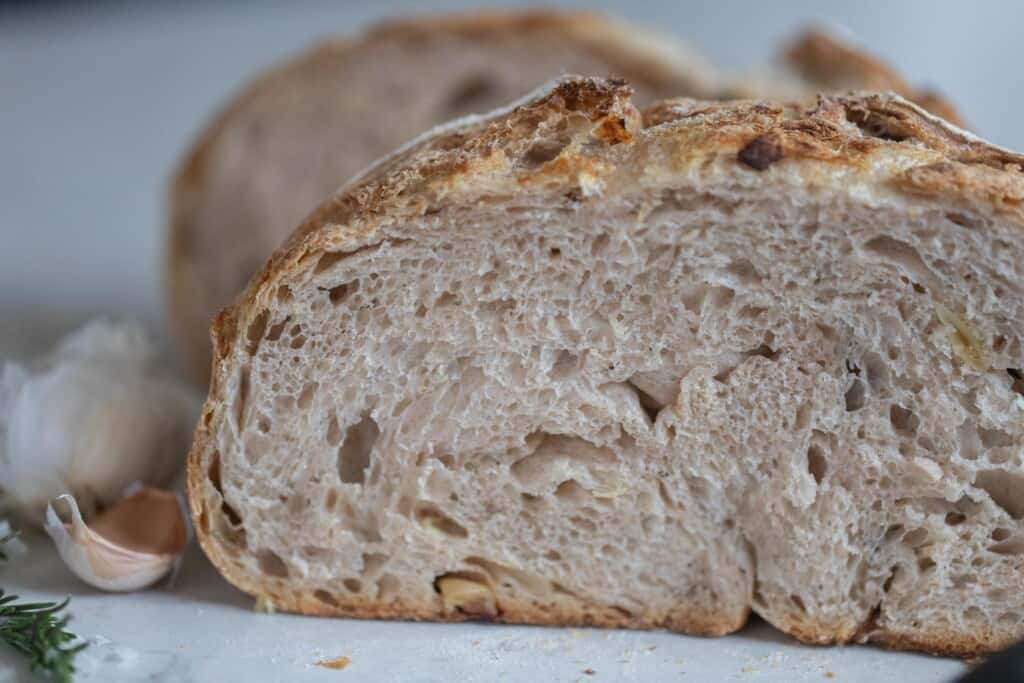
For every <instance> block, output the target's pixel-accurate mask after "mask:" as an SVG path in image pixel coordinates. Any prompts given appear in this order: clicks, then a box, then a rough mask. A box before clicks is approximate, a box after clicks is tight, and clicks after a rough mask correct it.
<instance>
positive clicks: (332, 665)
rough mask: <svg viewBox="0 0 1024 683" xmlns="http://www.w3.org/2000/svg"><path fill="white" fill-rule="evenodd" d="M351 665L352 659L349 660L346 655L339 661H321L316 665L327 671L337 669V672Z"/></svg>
mask: <svg viewBox="0 0 1024 683" xmlns="http://www.w3.org/2000/svg"><path fill="white" fill-rule="evenodd" d="M351 663H352V660H351V659H349V658H348V657H346V656H345V655H342V656H340V657H338V658H337V659H321V660H320V661H319V662H317V663H316V665H317V666H322V667H323V668H325V669H336V670H337V671H341V670H342V669H344V668H345V667H346V666H348V665H349V664H351Z"/></svg>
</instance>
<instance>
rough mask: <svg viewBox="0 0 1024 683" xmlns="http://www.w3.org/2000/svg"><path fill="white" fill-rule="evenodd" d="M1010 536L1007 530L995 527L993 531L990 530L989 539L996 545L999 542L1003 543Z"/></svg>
mask: <svg viewBox="0 0 1024 683" xmlns="http://www.w3.org/2000/svg"><path fill="white" fill-rule="evenodd" d="M1011 535H1013V532H1012V531H1010V530H1009V529H1006V528H1003V527H996V528H995V529H993V530H992V535H991V538H992V540H993V541H995V542H996V543H999V542H1001V541H1005V540H1006V539H1008V538H1009V537H1010V536H1011Z"/></svg>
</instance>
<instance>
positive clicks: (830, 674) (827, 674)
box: [825, 671, 836, 678]
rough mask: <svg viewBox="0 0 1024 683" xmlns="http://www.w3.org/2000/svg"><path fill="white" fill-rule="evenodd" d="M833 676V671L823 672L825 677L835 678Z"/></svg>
mask: <svg viewBox="0 0 1024 683" xmlns="http://www.w3.org/2000/svg"><path fill="white" fill-rule="evenodd" d="M835 677H836V675H835V674H834V673H832V672H831V671H826V672H825V678H835Z"/></svg>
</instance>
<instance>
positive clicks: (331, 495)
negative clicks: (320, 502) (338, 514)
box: [324, 489, 338, 510]
mask: <svg viewBox="0 0 1024 683" xmlns="http://www.w3.org/2000/svg"><path fill="white" fill-rule="evenodd" d="M337 505H338V492H337V491H335V490H334V489H331V490H330V491H328V492H327V496H326V497H325V498H324V507H325V508H326V509H327V510H333V509H334V508H335V507H336V506H337Z"/></svg>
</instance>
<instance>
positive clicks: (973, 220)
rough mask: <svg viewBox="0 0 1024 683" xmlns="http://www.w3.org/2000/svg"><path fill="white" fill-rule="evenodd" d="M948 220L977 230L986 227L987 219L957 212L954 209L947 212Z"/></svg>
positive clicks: (962, 226)
mask: <svg viewBox="0 0 1024 683" xmlns="http://www.w3.org/2000/svg"><path fill="white" fill-rule="evenodd" d="M946 220H948V221H949V222H950V223H953V224H954V225H959V226H960V227H961V228H967V229H968V230H977V229H979V228H984V227H986V226H985V221H984V220H982V219H981V218H979V217H975V216H968V215H966V214H963V213H956V212H953V211H950V212H947V213H946Z"/></svg>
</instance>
